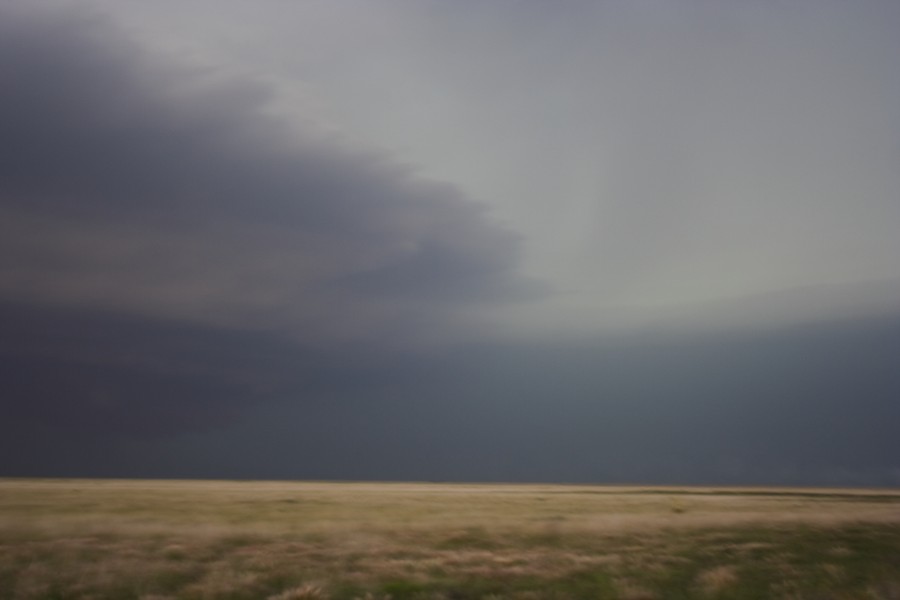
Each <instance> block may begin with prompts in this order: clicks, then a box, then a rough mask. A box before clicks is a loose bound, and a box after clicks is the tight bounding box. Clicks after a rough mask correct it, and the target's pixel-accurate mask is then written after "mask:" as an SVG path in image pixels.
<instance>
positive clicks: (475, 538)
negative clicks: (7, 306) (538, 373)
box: [0, 479, 900, 600]
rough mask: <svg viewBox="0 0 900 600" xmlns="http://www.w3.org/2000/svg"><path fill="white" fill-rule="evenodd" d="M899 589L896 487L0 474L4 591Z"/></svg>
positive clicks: (264, 593)
mask: <svg viewBox="0 0 900 600" xmlns="http://www.w3.org/2000/svg"><path fill="white" fill-rule="evenodd" d="M48 598H52V599H63V598H84V599H88V598H90V599H106V598H116V599H132V598H133V599H139V600H165V599H173V598H186V599H214V598H228V599H269V600H295V599H304V598H306V599H337V600H342V599H346V600H354V599H359V600H363V599H365V600H383V599H387V598H390V599H391V600H405V599H423V600H425V599H446V600H467V599H473V600H474V599H483V600H499V599H507V598H508V599H534V600H537V599H545V598H547V599H559V600H563V599H581V598H585V599H587V598H592V599H604V598H610V599H623V600H625V599H627V600H641V599H646V600H650V599H670V598H672V599H678V598H789V599H795V600H800V599H810V600H812V599H816V600H818V599H829V598H834V599H856V598H859V599H863V598H865V599H876V600H884V599H900V491H890V490H846V489H832V490H825V489H816V490H810V489H765V488H746V489H744V488H729V489H726V488H655V487H606V486H557V485H468V484H405V483H312V482H310V483H292V482H230V481H228V482H225V481H221V482H213V481H131V480H76V479H72V480H62V479H60V480H37V479H0V600H6V599H10V600H13V599H15V600H25V599H48Z"/></svg>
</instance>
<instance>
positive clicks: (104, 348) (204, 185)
mask: <svg viewBox="0 0 900 600" xmlns="http://www.w3.org/2000/svg"><path fill="white" fill-rule="evenodd" d="M0 88H2V90H3V93H2V95H0V137H2V140H3V141H2V145H0V303H2V304H0V321H2V323H3V331H4V338H3V341H2V344H0V359H2V377H0V388H2V389H0V395H2V407H3V410H4V414H5V418H4V419H3V422H4V424H5V425H4V426H3V429H4V430H5V433H6V434H7V435H13V434H14V432H16V431H18V432H22V431H32V432H33V431H37V430H41V431H45V432H52V437H53V438H54V439H68V438H71V439H79V440H82V441H83V440H84V439H85V436H88V437H91V436H93V437H94V438H96V440H101V441H102V440H104V439H110V440H112V439H119V438H127V437H129V436H139V437H148V438H155V437H160V436H162V437H166V436H168V435H172V434H175V433H179V432H184V431H188V430H203V429H206V428H209V427H215V426H221V425H222V424H225V423H229V422H232V421H233V420H234V419H236V418H240V417H241V415H243V414H245V411H247V410H250V409H252V407H254V406H256V405H257V404H258V403H259V402H261V401H264V400H266V399H271V398H272V397H273V396H279V395H283V394H285V393H286V391H285V390H290V392H291V393H292V394H294V396H295V397H299V398H301V399H302V398H307V397H313V396H321V395H322V394H325V393H326V392H327V390H328V389H329V388H334V389H344V388H345V387H346V386H348V385H350V386H353V385H363V384H364V382H365V381H367V378H368V377H369V371H367V367H366V366H365V365H366V363H367V361H368V360H369V359H368V358H367V357H366V352H369V351H373V352H376V353H383V352H385V349H386V347H388V346H402V345H403V344H405V343H408V342H421V341H423V340H431V341H434V340H438V341H439V340H440V339H441V336H442V334H443V333H444V332H448V331H451V330H453V331H455V330H458V329H460V328H463V329H465V326H464V322H463V320H462V319H463V318H464V316H465V314H464V313H465V312H466V311H471V310H475V311H476V312H477V307H478V306H481V305H486V304H491V303H496V302H504V301H510V300H515V299H517V298H521V297H524V296H525V295H528V294H530V293H532V292H533V291H534V290H535V289H536V288H535V286H534V285H533V284H531V283H529V282H527V281H525V280H524V279H522V278H520V277H519V276H517V275H516V273H515V271H514V269H515V267H516V264H517V262H518V244H519V240H518V239H517V238H516V236H515V235H514V234H513V233H511V232H509V231H507V230H505V229H502V228H501V227H499V226H497V225H495V224H494V223H492V222H491V220H490V219H489V217H488V216H487V215H486V214H485V211H484V209H483V208H482V207H480V206H479V205H477V204H476V203H474V202H473V201H471V200H469V199H467V198H465V197H463V196H462V195H461V193H460V192H459V191H457V190H456V189H455V188H453V187H452V186H449V185H445V184H439V183H433V182H429V181H426V180H423V179H421V178H418V177H416V175H415V174H414V173H413V172H412V171H411V170H410V169H408V168H406V167H404V166H402V165H399V164H396V163H394V162H392V161H391V160H390V158H389V157H388V156H386V155H383V154H379V153H378V152H376V151H371V150H360V149H357V148H354V147H352V146H351V145H350V144H349V143H348V142H346V141H341V140H338V139H336V138H334V137H329V136H327V135H325V134H323V133H321V132H320V131H319V130H317V129H316V127H315V126H313V125H311V124H309V123H305V124H304V123H300V124H298V123H288V122H287V121H283V120H278V119H276V118H273V117H271V116H267V115H266V110H265V109H266V103H267V101H268V95H267V92H266V89H265V87H264V86H261V85H258V84H255V83H253V82H248V81H240V80H235V79H228V78H226V77H224V76H222V75H221V74H220V73H217V72H212V71H209V70H202V69H199V68H188V67H179V66H173V65H167V64H163V63H162V62H161V61H156V60H154V58H153V57H152V56H148V55H146V54H144V53H143V52H142V51H141V50H140V49H139V48H138V47H137V46H136V45H134V44H133V43H131V42H130V41H129V40H127V39H126V38H125V37H124V34H123V32H121V31H118V30H116V28H115V27H114V26H112V25H111V24H110V23H109V22H108V21H107V20H106V19H105V18H104V17H102V16H100V15H98V14H94V13H85V12H82V11H81V10H79V9H77V8H72V9H70V10H64V11H60V10H55V9H53V10H51V9H47V8H46V7H45V8H33V7H30V6H28V5H27V4H26V3H24V2H21V3H10V4H5V5H4V6H3V7H0ZM346 342H353V343H354V344H355V345H354V346H353V347H352V348H350V349H348V350H346V351H343V352H339V351H335V350H333V347H335V346H340V345H341V344H342V343H346ZM373 347H375V350H371V349H372V348H373ZM330 348H331V349H330ZM48 435H49V434H48ZM98 443H99V442H98Z"/></svg>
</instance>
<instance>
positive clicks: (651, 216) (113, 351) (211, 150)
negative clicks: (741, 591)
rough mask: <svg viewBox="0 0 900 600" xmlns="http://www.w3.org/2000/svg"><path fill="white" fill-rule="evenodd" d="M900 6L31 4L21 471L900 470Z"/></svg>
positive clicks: (809, 477) (2, 220)
mask: <svg viewBox="0 0 900 600" xmlns="http://www.w3.org/2000/svg"><path fill="white" fill-rule="evenodd" d="M898 31H900V4H898V3H896V2H894V1H892V0H884V1H875V0H871V1H869V0H861V1H857V2H843V1H838V0H796V1H793V2H778V3H771V2H752V3H748V2H722V1H719V0H716V1H712V0H710V1H694V0H690V1H688V0H666V1H665V2H663V1H658V2H657V1H652V0H646V1H644V0H641V1H631V0H629V1H625V0H622V1H616V0H611V1H609V2H581V1H576V0H572V1H569V0H565V1H561V2H540V1H537V0H535V1H530V0H520V1H516V0H497V1H493V2H442V1H436V0H422V1H417V2H406V1H403V0H376V1H372V0H346V1H341V2H334V1H333V0H305V1H303V2H281V1H276V0H259V1H257V2H252V3H248V2H243V1H238V0H177V1H176V0H157V1H154V2H144V1H142V0H79V1H74V0H73V1H62V0H59V1H57V0H27V1H26V0H3V1H2V2H0V90H2V93H0V332H2V334H0V410H2V418H0V476H115V477H202V478H206V477H212V478H290V479H308V478H315V479H354V480H355V479H366V480H382V479H402V480H430V481H443V480H449V481H552V482H597V483H664V484H678V483H685V484H686V483H709V484H714V483H721V484H804V485H806V484H809V485H894V486H896V485H900V435H898V434H897V431H898V430H900V427H898V424H900V235H897V231H898V228H900V168H898V167H900V61H898V60H897V57H898V56H900V36H898V35H897V32H898Z"/></svg>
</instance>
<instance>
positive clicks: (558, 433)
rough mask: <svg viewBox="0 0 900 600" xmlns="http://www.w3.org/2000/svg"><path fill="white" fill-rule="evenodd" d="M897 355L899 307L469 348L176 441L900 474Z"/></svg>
mask: <svg viewBox="0 0 900 600" xmlns="http://www.w3.org/2000/svg"><path fill="white" fill-rule="evenodd" d="M898 355H900V320H898V319H897V318H895V317H894V318H886V319H878V320H874V319H873V320H863V321H847V322H843V323H839V324H830V325H822V324H818V325H807V326H802V327H794V328H788V329H784V330H777V331H768V332H765V333H742V334H733V335H702V336H701V335H689V334H683V335H679V336H676V337H669V338H660V337H656V336H649V337H644V338H641V337H637V336H625V337H617V338H615V339H610V338H606V339H602V340H598V339H594V340H591V341H584V342H581V343H577V344H575V343H546V342H545V343H540V344H532V345H529V346H516V347H511V346H508V345H493V344H490V345H481V346H476V347H471V346H470V347H467V348H464V349H460V350H459V351H457V352H455V353H444V354H442V355H440V356H439V357H435V358H425V357H423V358H421V359H419V360H418V361H409V360H406V361H404V362H403V363H402V364H398V365H394V367H393V368H390V365H384V366H385V368H384V369H383V370H382V371H381V375H382V378H381V379H380V380H379V381H372V382H371V385H369V387H368V388H367V393H366V394H365V395H360V394H356V393H345V394H340V393H338V394H337V395H336V396H335V397H334V398H332V399H331V401H329V402H327V403H312V404H294V403H284V404H282V405H273V406H270V408H269V409H268V410H267V411H262V412H260V413H258V414H257V415H256V417H255V418H254V419H253V420H252V421H251V422H248V423H247V424H245V426H244V427H241V428H238V429H236V430H234V431H232V432H229V433H225V434H221V435H219V434H211V435H209V436H197V437H195V438H192V439H185V440H183V441H182V442H179V443H177V444H176V445H175V446H174V452H177V453H178V455H181V456H189V457H190V464H189V465H185V467H184V469H185V470H184V471H183V474H185V475H187V474H189V473H190V472H196V471H205V472H208V473H210V474H213V475H215V476H220V477H275V478H283V477H287V478H323V477H325V478H343V479H401V480H416V479H428V480H434V479H446V480H501V481H502V480H507V481H508V480H519V481H557V482H559V481H578V482H630V483H730V484H751V483H759V484H785V485H788V484H808V485H837V484H841V485H854V484H858V485H897V484H898V483H900V468H898V466H900V465H898V462H897V456H898V455H900V442H898V438H897V436H896V434H895V429H896V426H895V424H896V423H897V422H898V420H900V404H898V403H897V402H896V398H897V397H898V394H900V372H898V371H897V369H896V368H895V365H894V357H896V356H898ZM261 440H265V441H264V442H261ZM229 448H240V449H241V451H240V452H233V451H230V450H229ZM172 451H173V450H172V449H168V450H162V451H161V452H160V454H161V455H163V456H164V455H166V453H167V452H172ZM223 456H229V457H233V458H232V459H229V460H228V461H223V460H222V457H223ZM135 460H136V461H137V460H138V459H135ZM143 464H144V466H145V468H147V469H148V470H147V474H154V471H153V470H152V468H153V467H152V461H145V462H144V463H143ZM192 470H193V471H192Z"/></svg>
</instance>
